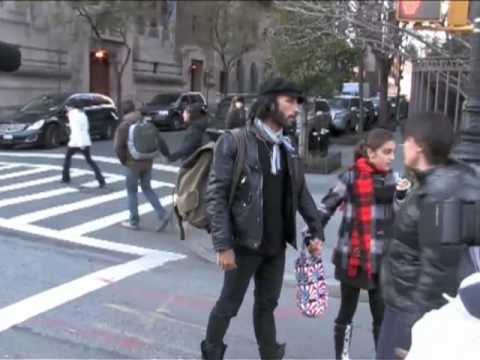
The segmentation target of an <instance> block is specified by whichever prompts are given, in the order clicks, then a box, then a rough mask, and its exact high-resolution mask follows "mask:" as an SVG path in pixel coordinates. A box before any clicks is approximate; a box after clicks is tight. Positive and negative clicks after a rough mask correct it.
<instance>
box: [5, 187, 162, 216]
mask: <svg viewBox="0 0 480 360" xmlns="http://www.w3.org/2000/svg"><path fill="white" fill-rule="evenodd" d="M158 183H161V182H158ZM163 184H165V186H168V187H169V186H171V184H170V183H163ZM152 187H154V188H155V187H156V186H154V185H153V186H152ZM126 196H127V191H126V190H122V191H117V192H114V193H111V194H107V195H102V196H97V197H94V198H89V199H86V200H82V201H77V202H74V203H70V204H65V205H60V206H54V207H51V208H48V209H45V210H39V211H34V212H32V213H28V214H24V215H20V216H16V217H14V218H12V219H13V220H15V221H17V222H22V223H26V224H30V223H34V222H36V221H40V220H43V219H47V218H49V217H53V216H57V215H62V214H66V213H68V212H72V211H76V210H81V209H85V208H88V207H92V206H95V205H100V204H103V203H106V202H109V201H113V200H118V199H121V198H123V197H126Z"/></svg>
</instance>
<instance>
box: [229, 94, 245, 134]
mask: <svg viewBox="0 0 480 360" xmlns="http://www.w3.org/2000/svg"><path fill="white" fill-rule="evenodd" d="M246 122H247V112H246V110H245V99H244V98H243V97H242V96H234V97H233V99H232V103H231V105H230V110H228V114H227V122H226V126H225V127H226V128H227V129H236V128H240V127H243V126H245V125H246Z"/></svg>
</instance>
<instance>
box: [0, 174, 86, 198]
mask: <svg viewBox="0 0 480 360" xmlns="http://www.w3.org/2000/svg"><path fill="white" fill-rule="evenodd" d="M82 175H84V174H81V173H78V172H74V171H72V172H71V174H70V177H71V178H75V177H78V176H82ZM55 181H57V182H59V181H60V177H59V176H58V175H55V176H50V177H46V178H41V179H36V180H30V181H24V182H20V183H16V184H11V185H5V186H1V187H0V193H2V192H7V191H13V190H19V189H25V188H28V187H33V186H37V185H44V184H48V183H52V182H55Z"/></svg>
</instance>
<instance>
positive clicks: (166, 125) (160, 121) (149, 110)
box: [141, 92, 207, 130]
mask: <svg viewBox="0 0 480 360" xmlns="http://www.w3.org/2000/svg"><path fill="white" fill-rule="evenodd" d="M193 104H201V105H203V106H204V107H205V110H207V102H206V101H205V98H204V97H203V95H202V94H201V93H198V92H184V93H182V92H178V93H169V94H158V95H155V96H154V97H153V99H152V100H150V101H149V102H148V103H147V104H145V105H144V106H143V108H142V110H141V112H142V115H143V116H144V117H145V118H148V120H152V121H153V123H154V124H155V126H156V127H157V128H159V129H170V130H181V129H183V128H184V127H185V124H184V123H183V116H182V114H183V110H184V109H185V107H186V106H188V105H193Z"/></svg>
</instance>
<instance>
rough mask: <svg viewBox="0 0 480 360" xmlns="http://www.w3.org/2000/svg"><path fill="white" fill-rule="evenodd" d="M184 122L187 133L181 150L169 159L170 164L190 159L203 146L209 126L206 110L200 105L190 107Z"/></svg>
mask: <svg viewBox="0 0 480 360" xmlns="http://www.w3.org/2000/svg"><path fill="white" fill-rule="evenodd" d="M183 120H184V122H185V123H186V124H187V126H188V128H187V132H186V134H185V137H184V138H183V142H182V145H180V148H179V149H178V150H177V151H175V152H173V153H171V154H170V156H169V157H168V161H170V162H173V161H177V160H182V161H183V160H185V159H188V158H189V157H190V156H191V155H193V153H194V152H195V151H197V150H198V149H199V148H200V147H201V146H202V145H203V141H204V135H205V132H206V131H207V126H208V116H207V112H206V110H205V108H204V107H203V106H202V105H200V104H194V105H190V106H188V107H187V108H186V109H185V110H184V112H183Z"/></svg>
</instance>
